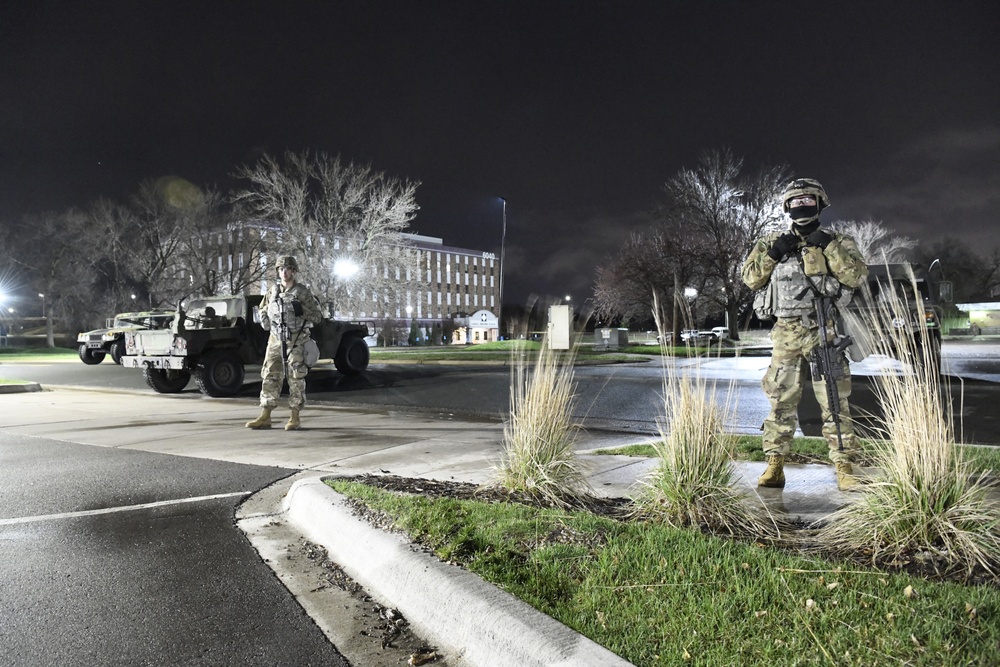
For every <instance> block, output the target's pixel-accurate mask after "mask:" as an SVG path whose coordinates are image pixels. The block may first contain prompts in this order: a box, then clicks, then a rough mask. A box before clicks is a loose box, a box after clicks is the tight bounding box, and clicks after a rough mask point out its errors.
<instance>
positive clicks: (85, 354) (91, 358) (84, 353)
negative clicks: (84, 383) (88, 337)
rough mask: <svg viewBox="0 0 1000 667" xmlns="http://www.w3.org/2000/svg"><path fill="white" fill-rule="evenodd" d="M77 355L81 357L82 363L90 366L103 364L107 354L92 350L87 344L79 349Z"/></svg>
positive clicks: (102, 351)
mask: <svg viewBox="0 0 1000 667" xmlns="http://www.w3.org/2000/svg"><path fill="white" fill-rule="evenodd" d="M77 353H78V354H79V355H80V361H82V362H83V363H85V364H87V365H88V366H93V365H94V364H99V363H101V362H102V361H104V355H105V354H106V353H105V352H104V350H91V349H89V348H88V347H87V345H86V344H82V345H80V347H78V348H77Z"/></svg>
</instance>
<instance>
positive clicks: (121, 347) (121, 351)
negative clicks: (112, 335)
mask: <svg viewBox="0 0 1000 667" xmlns="http://www.w3.org/2000/svg"><path fill="white" fill-rule="evenodd" d="M109 352H110V354H111V360H112V361H114V362H115V363H116V364H118V365H119V366H121V365H122V357H123V356H125V341H123V340H121V339H119V340H116V341H115V342H113V343H111V349H110V350H109Z"/></svg>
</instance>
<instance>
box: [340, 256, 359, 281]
mask: <svg viewBox="0 0 1000 667" xmlns="http://www.w3.org/2000/svg"><path fill="white" fill-rule="evenodd" d="M360 268H361V267H359V266H358V264H357V262H355V261H354V260H352V259H338V260H337V261H336V262H334V263H333V273H334V275H336V276H337V277H338V278H350V277H351V276H353V275H354V274H355V273H357V272H358V270H359V269H360Z"/></svg>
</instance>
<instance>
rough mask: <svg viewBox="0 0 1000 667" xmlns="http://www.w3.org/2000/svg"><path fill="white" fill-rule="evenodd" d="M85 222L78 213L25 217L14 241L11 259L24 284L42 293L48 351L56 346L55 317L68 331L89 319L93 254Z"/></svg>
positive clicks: (34, 291) (32, 291)
mask: <svg viewBox="0 0 1000 667" xmlns="http://www.w3.org/2000/svg"><path fill="white" fill-rule="evenodd" d="M85 223H86V216H85V215H84V214H83V213H81V212H80V211H76V210H70V211H67V212H65V213H52V212H49V213H43V214H41V215H37V216H30V217H28V218H26V219H25V220H24V223H23V225H22V226H21V229H20V232H19V233H17V234H15V235H13V237H12V240H13V243H12V247H11V251H10V254H11V257H12V259H13V261H14V263H15V264H16V265H17V266H18V267H19V268H20V269H21V277H22V280H23V282H24V284H26V285H27V286H28V288H29V289H30V290H31V293H33V294H34V293H37V294H38V297H39V299H40V312H42V313H43V315H44V321H45V337H46V344H47V345H48V346H49V347H55V333H54V326H53V320H54V319H55V318H59V319H61V320H62V321H63V322H64V323H65V326H66V328H71V327H75V326H76V324H77V323H79V322H81V321H84V320H85V319H86V314H87V311H88V303H89V300H90V295H91V291H92V286H93V284H94V271H93V261H94V254H93V253H92V252H91V249H90V242H89V240H88V234H89V232H88V230H87V226H86V224H85Z"/></svg>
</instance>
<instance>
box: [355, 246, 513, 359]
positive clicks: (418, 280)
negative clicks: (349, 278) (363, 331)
mask: <svg viewBox="0 0 1000 667" xmlns="http://www.w3.org/2000/svg"><path fill="white" fill-rule="evenodd" d="M402 236H403V237H404V239H405V240H406V243H407V247H406V248H404V249H402V250H403V251H404V252H405V251H407V250H409V251H410V252H416V253H417V257H416V262H415V264H416V266H417V267H418V268H417V269H416V271H415V273H416V275H411V276H408V278H409V280H407V281H406V282H405V283H404V284H403V285H401V286H400V289H399V290H397V291H396V293H395V295H394V297H395V298H390V299H388V300H383V303H387V305H388V309H387V310H385V311H381V312H380V311H373V312H372V313H370V314H369V313H344V315H346V316H348V317H361V318H366V317H372V318H373V319H374V320H375V321H376V322H378V321H379V320H383V319H394V320H396V321H398V322H400V323H405V325H406V326H407V327H409V326H410V323H411V322H416V323H417V326H418V327H419V328H420V329H421V330H422V332H423V334H424V336H428V335H431V332H432V331H433V330H434V328H435V325H441V327H442V329H443V330H444V331H446V332H448V331H450V332H453V333H452V335H451V337H450V338H451V342H465V343H482V342H487V341H491V340H497V337H498V333H499V327H498V320H497V317H498V316H499V314H500V313H499V306H500V277H501V274H500V261H499V259H498V258H497V257H495V256H494V254H493V253H491V252H484V251H482V250H472V249H469V248H457V247H453V246H446V245H444V240H443V239H439V238H435V237H431V236H421V235H418V234H403V235H402ZM400 277H401V278H402V276H400Z"/></svg>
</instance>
